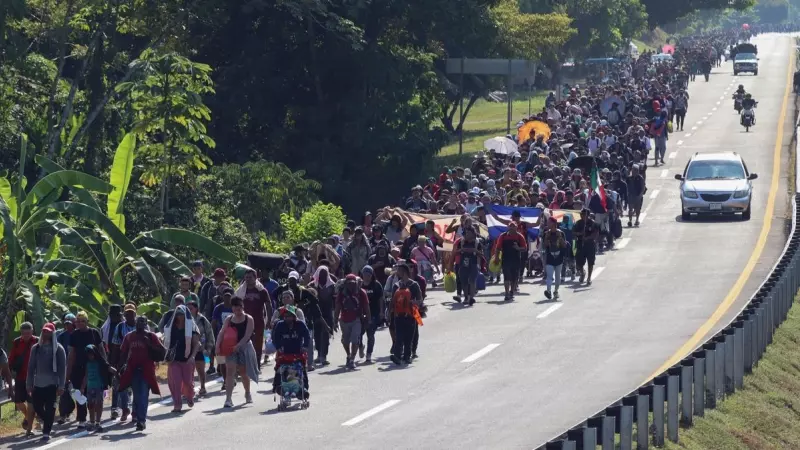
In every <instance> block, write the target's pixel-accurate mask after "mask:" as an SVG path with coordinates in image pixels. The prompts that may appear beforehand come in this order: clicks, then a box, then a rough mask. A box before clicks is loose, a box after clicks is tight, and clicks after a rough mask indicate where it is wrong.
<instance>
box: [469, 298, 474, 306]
mask: <svg viewBox="0 0 800 450" xmlns="http://www.w3.org/2000/svg"><path fill="white" fill-rule="evenodd" d="M474 304H475V297H472V298H470V299H469V305H470V306H472V305H474Z"/></svg>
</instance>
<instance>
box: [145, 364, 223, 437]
mask: <svg viewBox="0 0 800 450" xmlns="http://www.w3.org/2000/svg"><path fill="white" fill-rule="evenodd" d="M215 373H217V369H215V368H214V366H209V367H208V370H206V375H214V374H215ZM142 425H143V424H142ZM136 427H137V429H138V427H139V426H138V425H137V426H136Z"/></svg>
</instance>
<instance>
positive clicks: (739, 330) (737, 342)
mask: <svg viewBox="0 0 800 450" xmlns="http://www.w3.org/2000/svg"><path fill="white" fill-rule="evenodd" d="M743 354H744V322H742V321H736V322H734V323H733V386H734V388H736V389H741V388H743V387H744V361H743Z"/></svg>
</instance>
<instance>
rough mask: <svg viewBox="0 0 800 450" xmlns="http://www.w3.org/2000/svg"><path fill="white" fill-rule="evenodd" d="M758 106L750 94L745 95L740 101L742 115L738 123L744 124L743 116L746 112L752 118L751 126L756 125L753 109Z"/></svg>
mask: <svg viewBox="0 0 800 450" xmlns="http://www.w3.org/2000/svg"><path fill="white" fill-rule="evenodd" d="M756 105H758V102H757V101H756V100H755V99H754V98H753V96H752V94H745V96H744V100H742V115H741V120H740V123H744V114H745V113H747V112H748V111H749V112H750V117H751V118H752V121H753V122H752V124H751V125H755V124H756V112H755V111H754V108H755V107H756Z"/></svg>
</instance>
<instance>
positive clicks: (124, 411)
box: [119, 408, 131, 422]
mask: <svg viewBox="0 0 800 450" xmlns="http://www.w3.org/2000/svg"><path fill="white" fill-rule="evenodd" d="M130 414H131V410H130V409H127V408H122V417H121V418H120V419H119V421H120V422H127V421H128V416H129V415H130Z"/></svg>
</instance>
